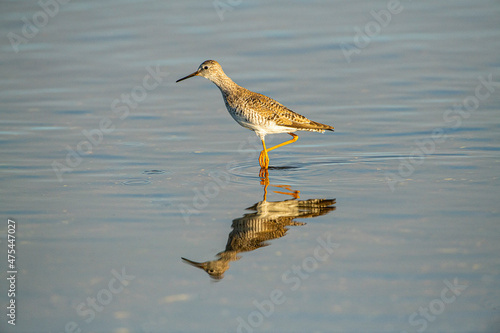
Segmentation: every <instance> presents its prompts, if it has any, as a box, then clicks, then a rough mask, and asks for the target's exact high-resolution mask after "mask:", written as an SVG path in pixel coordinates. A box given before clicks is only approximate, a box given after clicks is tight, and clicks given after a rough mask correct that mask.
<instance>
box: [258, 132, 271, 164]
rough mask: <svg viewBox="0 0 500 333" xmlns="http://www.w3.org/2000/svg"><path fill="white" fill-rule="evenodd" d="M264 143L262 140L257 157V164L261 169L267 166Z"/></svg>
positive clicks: (267, 159)
mask: <svg viewBox="0 0 500 333" xmlns="http://www.w3.org/2000/svg"><path fill="white" fill-rule="evenodd" d="M267 152H268V150H267V149H266V142H265V141H264V139H262V151H261V152H260V155H259V164H260V167H261V168H262V169H267V167H268V166H269V155H268V154H267Z"/></svg>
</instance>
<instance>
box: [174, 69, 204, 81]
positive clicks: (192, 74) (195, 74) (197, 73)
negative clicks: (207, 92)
mask: <svg viewBox="0 0 500 333" xmlns="http://www.w3.org/2000/svg"><path fill="white" fill-rule="evenodd" d="M198 75H200V72H199V71H196V72H194V73H191V74H189V75H188V76H185V77H183V78H182V79H179V80H177V81H175V82H180V81H182V80H185V79H189V78H190V77H193V76H198Z"/></svg>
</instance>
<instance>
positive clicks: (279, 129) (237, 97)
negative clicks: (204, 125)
mask: <svg viewBox="0 0 500 333" xmlns="http://www.w3.org/2000/svg"><path fill="white" fill-rule="evenodd" d="M193 76H203V77H204V78H206V79H209V80H210V81H212V82H213V83H215V85H216V86H217V87H219V89H220V91H221V92H222V98H223V99H224V103H225V104H226V108H227V110H228V111H229V113H230V114H231V116H232V117H233V118H234V120H236V121H237V122H238V124H240V125H241V126H243V127H245V128H248V129H250V130H252V131H254V132H255V133H256V134H257V135H258V136H259V138H260V139H261V141H262V152H261V153H260V156H259V164H260V167H261V168H262V169H267V168H268V166H269V155H268V154H267V153H268V152H270V151H271V150H273V149H276V148H279V147H282V146H284V145H287V144H289V143H292V142H295V141H297V139H298V138H299V137H298V136H297V135H296V134H294V133H293V132H295V131H311V132H320V133H323V132H325V130H327V131H333V127H332V126H329V125H325V124H321V123H317V122H315V121H312V120H309V119H307V118H306V117H304V116H301V115H300V114H298V113H295V112H293V111H292V110H290V109H289V108H287V107H286V106H284V105H282V104H280V103H278V102H277V101H275V100H274V99H272V98H269V97H267V96H264V95H262V94H258V93H255V92H253V91H250V90H248V89H245V88H243V87H240V86H239V85H237V84H236V83H234V82H233V80H231V79H230V78H229V77H228V76H227V75H226V74H225V73H224V71H223V70H222V67H221V65H220V64H219V63H218V62H217V61H215V60H207V61H204V62H203V63H202V64H201V65H200V66H199V67H198V70H196V72H194V73H191V74H189V75H188V76H185V77H183V78H182V79H179V80H177V81H176V82H179V81H182V80H185V79H188V78H190V77H193ZM276 133H288V134H290V135H291V136H292V139H291V140H289V141H285V142H283V143H280V144H279V145H276V146H274V147H271V148H266V142H265V141H264V138H265V136H266V135H267V134H276Z"/></svg>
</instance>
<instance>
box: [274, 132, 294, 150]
mask: <svg viewBox="0 0 500 333" xmlns="http://www.w3.org/2000/svg"><path fill="white" fill-rule="evenodd" d="M288 134H290V135H291V136H293V138H292V139H291V140H288V141H285V142H283V143H280V144H279V145H276V146H274V147H271V148H269V149H267V151H268V152H269V151H271V150H273V149H276V148H279V147H283V146H285V145H288V144H290V143H293V142H295V141H297V140H298V139H299V136H298V135H297V134H293V133H288Z"/></svg>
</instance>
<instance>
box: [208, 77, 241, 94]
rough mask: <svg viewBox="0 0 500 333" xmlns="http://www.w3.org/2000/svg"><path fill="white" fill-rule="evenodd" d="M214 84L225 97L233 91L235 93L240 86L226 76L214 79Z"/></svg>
mask: <svg viewBox="0 0 500 333" xmlns="http://www.w3.org/2000/svg"><path fill="white" fill-rule="evenodd" d="M212 82H213V83H214V84H215V85H216V86H217V87H219V89H220V91H221V92H222V93H223V94H224V95H229V94H230V93H231V91H235V90H237V89H238V88H239V86H238V85H237V84H236V83H234V81H233V80H231V79H230V78H229V77H228V76H226V75H219V76H217V77H215V78H213V79H212Z"/></svg>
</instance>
